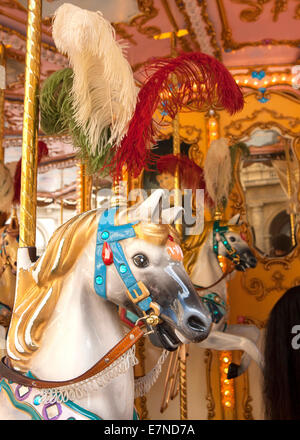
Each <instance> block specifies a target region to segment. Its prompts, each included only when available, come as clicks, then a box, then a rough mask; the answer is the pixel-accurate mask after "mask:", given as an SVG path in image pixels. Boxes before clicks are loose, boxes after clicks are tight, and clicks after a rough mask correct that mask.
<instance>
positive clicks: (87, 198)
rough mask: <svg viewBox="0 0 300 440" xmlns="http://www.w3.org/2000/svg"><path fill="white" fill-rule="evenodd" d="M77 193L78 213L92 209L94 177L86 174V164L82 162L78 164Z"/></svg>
mask: <svg viewBox="0 0 300 440" xmlns="http://www.w3.org/2000/svg"><path fill="white" fill-rule="evenodd" d="M77 194H78V197H77V213H78V214H80V213H82V212H85V211H89V210H90V209H92V207H91V194H92V177H91V176H88V175H87V174H86V166H85V165H84V164H82V163H79V164H78V178H77Z"/></svg>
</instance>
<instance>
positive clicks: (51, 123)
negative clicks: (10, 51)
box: [40, 68, 113, 177]
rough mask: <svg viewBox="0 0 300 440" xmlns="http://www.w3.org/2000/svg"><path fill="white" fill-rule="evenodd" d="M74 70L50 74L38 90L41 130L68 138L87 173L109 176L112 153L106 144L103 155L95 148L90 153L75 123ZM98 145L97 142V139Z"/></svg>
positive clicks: (86, 138)
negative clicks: (70, 139)
mask: <svg viewBox="0 0 300 440" xmlns="http://www.w3.org/2000/svg"><path fill="white" fill-rule="evenodd" d="M72 86H73V70H72V69H70V68H66V69H62V70H58V71H56V72H55V73H53V74H52V75H50V76H49V77H48V78H47V79H46V80H45V81H44V83H43V86H42V88H41V91H40V117H41V128H42V130H43V132H44V133H45V134H48V135H52V136H53V135H69V136H71V138H72V141H73V145H74V147H75V148H76V150H77V152H78V157H79V158H80V160H81V161H82V162H83V163H85V164H86V166H87V173H88V174H94V173H96V172H99V173H100V175H101V176H103V177H104V176H106V175H107V174H108V172H109V171H108V168H107V167H105V165H106V164H108V163H109V162H110V160H111V158H112V155H113V152H112V148H111V145H110V144H107V145H106V147H105V148H104V149H102V153H101V154H99V151H100V148H99V149H98V148H97V146H96V148H95V150H94V151H95V152H96V154H94V155H93V154H91V151H92V148H91V145H90V143H89V140H88V137H87V136H86V134H85V133H84V131H83V129H82V128H81V127H79V126H78V125H77V124H76V122H75V117H74V108H73V101H72ZM103 136H104V137H106V138H107V139H109V137H110V128H109V127H106V129H105V130H103V132H102V134H101V138H103ZM99 145H100V139H99Z"/></svg>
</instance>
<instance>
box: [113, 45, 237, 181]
mask: <svg viewBox="0 0 300 440" xmlns="http://www.w3.org/2000/svg"><path fill="white" fill-rule="evenodd" d="M146 76H147V79H146V81H145V83H144V85H143V87H142V88H141V89H140V91H139V94H138V100H137V105H136V109H135V112H134V115H133V117H132V119H131V121H130V125H129V128H128V131H127V133H126V135H125V137H124V139H123V141H122V143H121V145H120V148H118V150H117V151H116V154H115V156H114V158H113V161H112V164H111V167H112V173H113V174H114V176H115V178H117V179H118V178H119V177H120V176H121V173H122V170H123V167H124V166H125V167H126V168H127V171H128V172H129V173H130V174H132V175H133V176H134V177H136V176H138V175H139V173H140V172H141V171H142V169H143V168H146V169H148V168H147V164H150V163H152V162H153V161H154V160H155V157H154V155H153V154H152V152H151V149H150V148H151V145H153V144H155V143H156V137H157V134H158V130H159V126H158V124H156V123H155V122H154V120H153V115H154V112H155V111H156V109H157V108H158V107H159V105H160V104H161V105H163V108H164V113H165V114H168V116H169V117H170V118H171V119H173V118H174V117H175V115H176V113H177V112H178V111H180V110H181V108H182V107H184V106H186V105H187V104H189V103H190V102H193V105H196V106H197V107H198V108H199V109H200V108H201V109H202V108H203V106H212V105H219V106H222V107H224V108H225V109H226V110H227V111H228V112H229V113H231V114H233V113H235V112H237V111H239V110H241V109H242V108H243V105H244V99H243V95H242V92H241V90H240V88H239V87H238V85H237V84H236V82H235V81H234V79H233V77H232V76H231V74H230V73H229V71H228V70H227V69H226V67H225V66H224V65H223V64H221V63H220V62H219V61H218V60H216V59H215V58H213V57H211V56H209V55H207V54H204V53H201V52H191V53H183V54H182V55H180V56H178V57H176V58H163V59H156V60H153V61H152V62H150V63H149V65H148V66H147V70H146Z"/></svg>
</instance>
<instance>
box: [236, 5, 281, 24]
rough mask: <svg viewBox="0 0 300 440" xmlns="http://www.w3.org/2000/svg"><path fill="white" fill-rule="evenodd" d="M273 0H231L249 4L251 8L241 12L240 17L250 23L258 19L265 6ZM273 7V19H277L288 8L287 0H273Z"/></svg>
mask: <svg viewBox="0 0 300 440" xmlns="http://www.w3.org/2000/svg"><path fill="white" fill-rule="evenodd" d="M270 1H271V0H260V1H258V2H256V1H245V0H231V2H232V3H236V4H239V5H245V4H247V5H248V6H249V9H244V10H242V11H241V13H240V19H241V20H242V21H246V22H248V23H250V22H253V21H257V20H258V18H259V17H260V15H261V14H262V13H263V12H264V6H265V5H266V4H267V3H270ZM273 2H274V3H273V7H272V9H271V12H272V14H273V18H272V19H273V21H277V20H278V17H279V14H281V13H282V12H285V11H286V10H287V3H288V2H287V0H273Z"/></svg>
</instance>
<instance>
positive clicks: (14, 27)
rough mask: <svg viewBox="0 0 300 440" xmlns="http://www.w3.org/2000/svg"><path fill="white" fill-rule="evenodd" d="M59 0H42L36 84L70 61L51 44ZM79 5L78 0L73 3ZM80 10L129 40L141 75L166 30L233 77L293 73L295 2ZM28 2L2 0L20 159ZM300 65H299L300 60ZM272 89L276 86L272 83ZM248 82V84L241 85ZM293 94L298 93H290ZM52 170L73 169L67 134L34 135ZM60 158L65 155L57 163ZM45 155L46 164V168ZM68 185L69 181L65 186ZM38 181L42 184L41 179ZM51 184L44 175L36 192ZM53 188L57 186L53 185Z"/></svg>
mask: <svg viewBox="0 0 300 440" xmlns="http://www.w3.org/2000/svg"><path fill="white" fill-rule="evenodd" d="M63 3H65V2H64V1H62V0H43V1H42V6H43V21H42V51H41V81H43V80H44V79H45V78H47V77H48V76H49V75H50V74H51V73H53V72H54V71H56V70H58V69H61V68H63V67H66V66H67V65H68V60H67V58H66V57H65V56H63V55H62V54H60V53H59V52H58V50H57V49H56V47H55V45H54V42H53V39H52V33H51V23H52V16H53V13H54V12H55V10H56V9H57V8H58V7H59V6H60V5H61V4H63ZM69 3H73V4H75V5H77V6H81V7H82V6H83V2H82V1H80V0H71V1H69ZM84 7H85V8H86V9H90V10H94V11H97V10H100V11H101V12H102V13H103V15H104V17H105V18H106V19H108V20H109V21H110V22H111V23H113V26H114V28H115V31H116V35H117V38H118V39H122V40H123V41H126V43H127V45H128V49H127V54H128V60H129V62H130V64H131V66H132V68H133V71H134V74H135V77H136V79H137V80H139V79H140V75H139V74H140V72H141V70H142V68H143V66H144V64H145V63H146V62H147V61H148V60H150V59H151V58H153V57H157V56H159V57H167V56H169V55H170V52H171V47H170V38H168V33H169V32H173V31H175V32H178V31H179V30H185V32H182V34H183V35H182V36H181V37H179V38H178V40H177V50H178V52H179V51H183V52H193V51H201V52H204V53H207V54H209V55H212V56H214V57H216V58H217V59H218V60H220V61H221V62H222V63H224V64H225V65H226V67H227V68H229V70H230V71H231V72H232V74H234V75H238V77H239V76H240V77H241V78H242V76H243V75H245V74H250V75H252V77H253V78H254V79H255V78H256V79H257V83H258V87H259V86H260V83H259V81H261V80H262V79H263V78H264V77H266V76H267V75H270V74H272V72H284V73H286V72H287V73H291V68H292V66H293V65H296V64H297V60H298V59H299V54H300V38H299V37H300V36H299V31H298V28H299V20H300V5H299V4H298V3H297V2H288V1H281V2H278V1H275V0H267V1H264V2H263V3H261V4H258V2H248V3H245V2H244V1H241V0H210V1H208V0H126V1H124V0H110V1H109V2H108V1H107V0H85V2H84ZM26 24H27V0H1V2H0V41H2V42H3V44H4V45H5V47H6V69H7V70H6V90H5V139H4V147H5V149H6V150H5V151H6V154H5V157H6V161H8V162H14V161H16V160H18V158H19V157H20V147H21V138H22V122H23V96H24V70H25V53H26ZM299 64H300V63H299ZM274 86H276V85H275V84H274ZM245 87H246V85H245ZM295 93H298V91H296V90H295ZM40 137H41V138H42V139H44V140H45V141H46V143H47V145H48V148H49V150H50V157H52V158H53V162H52V165H53V167H55V168H57V167H58V164H59V163H62V164H63V165H61V166H63V167H65V168H66V167H69V168H72V167H75V157H74V151H73V147H72V145H71V144H70V142H69V140H68V138H65V139H60V140H58V139H57V138H56V139H55V138H51V137H45V136H44V134H43V133H42V132H40ZM59 158H64V160H63V161H60V160H59ZM52 165H51V160H50V162H49V160H48V162H47V164H46V163H45V164H44V165H43V166H44V168H45V169H44V172H45V173H46V172H49V169H50V168H51V166H52ZM71 184H72V182H70V181H68V182H67V185H69V186H70V185H71ZM41 185H42V184H41ZM46 188H49V182H48V179H45V185H44V187H43V185H42V186H41V191H43V190H44V189H46ZM52 190H53V191H54V192H55V191H56V188H53V189H52Z"/></svg>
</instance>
